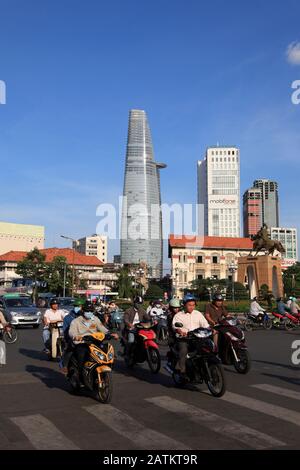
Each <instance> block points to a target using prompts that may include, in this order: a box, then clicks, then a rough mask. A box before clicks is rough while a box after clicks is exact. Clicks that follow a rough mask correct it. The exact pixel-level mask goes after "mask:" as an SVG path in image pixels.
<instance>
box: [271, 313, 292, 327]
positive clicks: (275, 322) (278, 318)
mask: <svg viewBox="0 0 300 470" xmlns="http://www.w3.org/2000/svg"><path fill="white" fill-rule="evenodd" d="M271 319H272V326H273V328H281V327H283V328H285V329H286V323H287V322H289V319H288V318H287V317H286V315H282V314H281V313H278V312H272V317H271Z"/></svg>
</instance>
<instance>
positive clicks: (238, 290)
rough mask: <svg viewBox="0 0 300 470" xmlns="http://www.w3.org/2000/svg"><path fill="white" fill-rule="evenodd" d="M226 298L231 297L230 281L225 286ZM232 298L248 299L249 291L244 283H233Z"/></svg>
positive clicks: (230, 298) (229, 298)
mask: <svg viewBox="0 0 300 470" xmlns="http://www.w3.org/2000/svg"><path fill="white" fill-rule="evenodd" d="M226 298H227V299H228V300H232V299H233V292H232V282H230V283H229V284H228V288H227V292H226ZM234 298H235V300H247V299H249V292H248V291H247V289H246V287H245V286H244V284H241V283H240V282H235V283H234Z"/></svg>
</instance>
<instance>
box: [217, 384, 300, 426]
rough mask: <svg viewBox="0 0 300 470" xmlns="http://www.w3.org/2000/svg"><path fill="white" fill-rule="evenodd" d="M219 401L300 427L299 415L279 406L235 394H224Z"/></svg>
mask: <svg viewBox="0 0 300 470" xmlns="http://www.w3.org/2000/svg"><path fill="white" fill-rule="evenodd" d="M221 400H223V401H226V402H228V403H232V404H233V405H239V406H243V407H244V408H249V409H250V410H253V411H258V412H259V413H264V414H266V415H269V416H273V417H274V418H277V419H282V420H283V421H287V422H288V423H292V424H295V425H296V426H300V413H298V412H297V411H293V410H289V409H288V408H283V407H281V406H277V405H272V404H271V403H267V402H264V401H260V400H256V399H255V398H250V397H245V396H242V395H238V394H236V393H231V392H226V393H225V395H224V396H223V397H222V398H221Z"/></svg>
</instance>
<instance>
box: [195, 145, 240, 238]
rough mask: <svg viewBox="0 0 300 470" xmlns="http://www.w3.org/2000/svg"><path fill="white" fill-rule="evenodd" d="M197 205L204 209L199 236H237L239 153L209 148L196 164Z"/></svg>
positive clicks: (225, 148)
mask: <svg viewBox="0 0 300 470" xmlns="http://www.w3.org/2000/svg"><path fill="white" fill-rule="evenodd" d="M197 173H198V175H197V176H198V204H200V205H203V206H204V230H203V229H202V230H201V228H199V234H200V235H207V236H215V237H240V151H239V149H238V148H237V147H219V146H217V147H208V149H207V150H206V156H205V158H204V160H199V161H198V164H197Z"/></svg>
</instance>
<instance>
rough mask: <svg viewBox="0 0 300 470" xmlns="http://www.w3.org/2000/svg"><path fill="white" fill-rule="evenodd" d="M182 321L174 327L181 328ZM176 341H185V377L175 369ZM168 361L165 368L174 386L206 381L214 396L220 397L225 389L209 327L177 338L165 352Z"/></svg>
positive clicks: (176, 356)
mask: <svg viewBox="0 0 300 470" xmlns="http://www.w3.org/2000/svg"><path fill="white" fill-rule="evenodd" d="M182 326H183V325H182V323H175V327H176V328H182ZM177 341H186V342H187V344H188V354H187V356H186V375H185V377H183V376H182V374H181V373H180V372H179V371H177V370H176V363H177V361H178V357H179V355H178V350H177ZM167 357H168V363H167V365H166V367H165V369H166V370H167V371H168V372H169V373H170V374H171V375H172V377H173V380H174V382H175V385H176V386H180V387H182V386H184V385H186V384H187V383H192V384H202V383H206V385H207V388H208V390H209V391H210V393H211V394H212V395H213V396H214V397H221V396H223V395H224V393H225V391H226V382H225V376H224V371H223V367H222V364H221V360H220V359H219V358H218V356H217V348H216V346H215V344H214V342H213V339H212V331H211V329H209V328H197V329H196V330H193V331H190V332H189V333H188V335H187V336H186V337H184V338H178V339H177V340H176V341H175V344H174V345H173V346H172V347H171V349H170V351H169V352H168V354H167Z"/></svg>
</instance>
